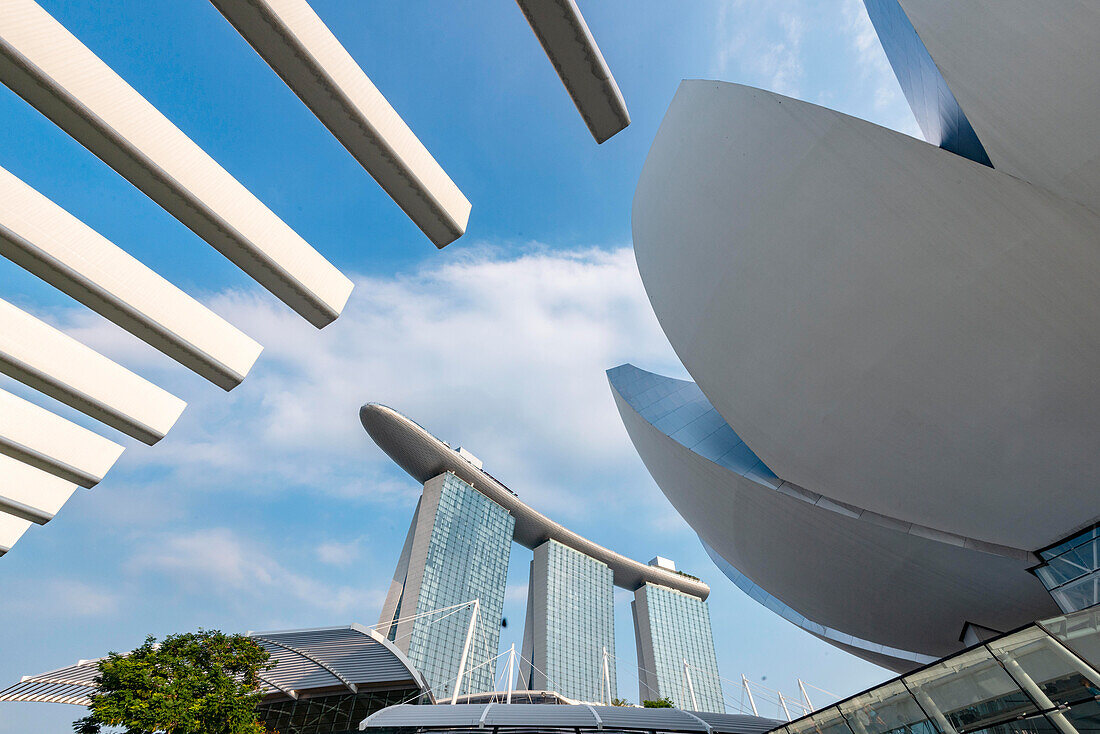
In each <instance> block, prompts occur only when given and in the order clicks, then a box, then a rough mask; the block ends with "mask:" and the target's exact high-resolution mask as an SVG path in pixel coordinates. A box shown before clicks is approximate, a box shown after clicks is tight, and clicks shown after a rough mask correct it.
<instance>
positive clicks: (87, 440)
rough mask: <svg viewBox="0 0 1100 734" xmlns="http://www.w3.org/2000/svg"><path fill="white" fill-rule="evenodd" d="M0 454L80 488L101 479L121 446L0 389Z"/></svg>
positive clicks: (114, 459)
mask: <svg viewBox="0 0 1100 734" xmlns="http://www.w3.org/2000/svg"><path fill="white" fill-rule="evenodd" d="M0 453H2V454H6V455H8V456H10V457H12V458H14V459H18V460H20V461H22V462H23V463H25V464H29V465H31V466H32V467H36V468H38V469H41V470H42V471H45V472H49V473H50V474H53V475H54V476H57V477H60V478H61V479H64V480H66V481H69V482H73V483H74V484H78V485H80V486H81V487H94V486H95V485H96V484H98V483H99V481H100V480H101V479H103V475H104V474H106V473H107V470H108V469H110V468H111V467H112V466H113V465H114V463H115V462H116V461H118V457H119V456H121V455H122V447H121V446H119V445H118V444H117V443H115V442H114V441H109V440H107V439H106V438H103V437H102V436H100V435H98V434H95V433H93V432H91V431H89V430H88V429H87V428H83V427H82V426H78V425H76V424H75V423H73V422H71V421H69V420H66V419H65V418H62V417H60V416H57V415H54V414H53V413H51V412H50V411H48V410H46V409H45V408H40V407H39V406H37V405H35V404H34V403H31V402H28V401H26V400H24V399H23V398H20V397H18V396H15V395H12V394H11V393H10V392H7V391H6V390H0Z"/></svg>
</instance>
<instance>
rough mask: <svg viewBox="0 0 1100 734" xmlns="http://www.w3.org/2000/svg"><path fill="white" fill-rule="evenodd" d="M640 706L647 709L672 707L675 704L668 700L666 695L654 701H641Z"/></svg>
mask: <svg viewBox="0 0 1100 734" xmlns="http://www.w3.org/2000/svg"><path fill="white" fill-rule="evenodd" d="M642 706H644V707H646V708H647V709H673V708H676V706H675V705H674V704H673V703H672V701H669V700H668V696H665V697H664V698H658V699H657V700H656V701H642Z"/></svg>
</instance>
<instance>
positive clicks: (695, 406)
mask: <svg viewBox="0 0 1100 734" xmlns="http://www.w3.org/2000/svg"><path fill="white" fill-rule="evenodd" d="M607 378H608V380H609V381H610V382H611V386H612V387H613V388H614V389H615V391H616V392H618V393H619V395H621V396H622V397H623V399H624V400H626V402H627V403H629V404H630V407H631V408H633V409H634V410H635V411H636V412H637V413H638V415H640V416H642V417H643V418H645V419H646V420H647V421H649V422H650V423H651V424H652V425H653V427H654V428H656V429H658V430H659V431H661V432H662V433H664V434H666V435H667V436H669V437H670V438H672V439H673V440H674V441H676V443H678V444H680V445H681V446H684V447H686V448H689V449H691V450H692V451H694V452H695V453H697V454H699V455H700V456H703V457H704V458H707V459H710V460H711V461H713V462H715V463H716V464H718V465H719V466H722V467H725V468H726V469H729V470H730V471H732V472H734V473H735V474H739V475H741V476H743V477H747V478H749V479H752V480H753V481H755V482H759V483H760V484H763V485H765V486H768V487H771V488H772V489H775V488H776V487H778V486H779V485H780V484H781V483H782V481H781V480H780V479H779V478H778V477H777V476H776V475H775V474H774V473H773V472H772V471H771V469H769V468H768V467H767V466H765V465H764V462H763V461H761V460H760V457H759V456H757V455H756V454H754V453H753V452H752V450H751V449H750V448H749V447H748V446H747V445H746V444H745V442H744V441H742V440H741V438H740V436H738V435H737V433H735V432H734V430H733V429H732V428H730V426H729V424H727V423H726V420H725V418H723V417H722V415H721V413H719V412H718V411H717V410H715V408H714V406H713V405H711V404H710V401H709V400H707V396H706V395H704V394H703V391H702V390H700V389H699V386H698V385H696V384H695V383H694V382H688V381H687V380H676V379H673V378H671V377H664V376H662V375H655V374H653V373H652V372H646V371H645V370H641V369H638V368H637V367H635V366H634V365H632V364H624V365H622V366H620V367H615V368H613V369H610V370H608V371H607ZM661 386H664V388H665V390H666V391H667V394H666V395H665V396H664V397H661V398H658V399H656V400H654V401H653V402H650V403H646V399H647V398H648V397H650V396H652V395H654V394H655V393H654V392H653V391H654V390H655V389H656V388H658V387H661Z"/></svg>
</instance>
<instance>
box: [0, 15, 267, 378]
mask: <svg viewBox="0 0 1100 734" xmlns="http://www.w3.org/2000/svg"><path fill="white" fill-rule="evenodd" d="M0 17H2V14H0ZM0 255H3V256H4V257H6V258H8V259H9V260H11V261H13V262H15V263H17V264H18V265H21V266H22V267H24V268H26V269H27V270H29V271H30V272H32V273H34V274H35V275H37V276H38V277H40V278H42V279H43V280H45V281H46V282H47V283H50V284H51V285H53V286H54V287H56V288H58V289H60V290H61V291H64V292H65V293H67V294H68V295H70V296H72V297H73V298H75V299H76V300H78V301H80V302H81V303H83V304H84V305H86V306H87V307H88V308H91V309H92V310H93V311H96V312H98V313H100V314H101V315H103V316H104V317H106V318H108V319H110V320H111V321H113V322H114V323H116V324H118V325H119V326H121V327H122V328H124V329H126V330H127V331H129V332H130V333H132V334H133V335H134V336H136V337H138V338H139V339H142V340H143V341H145V342H148V343H149V344H150V345H152V346H154V347H156V348H157V349H159V350H160V351H162V352H164V353H165V354H167V355H168V356H169V357H171V358H173V359H175V360H176V361H178V362H179V363H180V364H183V365H184V366H186V367H189V368H190V369H192V370H194V371H195V372H197V373H198V374H200V375H202V376H203V377H205V378H206V379H207V380H210V381H211V382H213V383H214V384H216V385H218V386H219V387H222V388H224V389H226V390H230V389H232V388H233V387H235V386H236V385H237V384H239V383H240V381H241V380H243V379H244V377H245V375H247V374H248V371H249V370H250V369H251V368H252V365H253V363H254V362H255V361H256V358H257V357H258V356H259V355H260V352H261V351H262V349H263V348H262V347H261V346H260V345H259V344H257V343H256V342H254V341H253V340H252V339H250V338H249V337H247V336H246V335H245V334H243V333H241V332H240V331H238V330H237V329H236V328H235V327H234V326H233V325H232V324H230V323H228V322H227V321H225V320H224V319H222V318H221V317H219V316H217V315H216V314H214V313H213V312H212V311H210V310H209V309H208V308H206V307H205V306H203V305H202V304H200V303H199V302H198V301H196V300H194V299H193V298H191V297H190V296H188V295H187V294H186V293H184V292H183V291H181V290H179V289H178V288H176V287H175V286H174V285H172V284H171V283H169V282H168V281H167V280H165V279H164V278H162V277H160V276H159V275H157V274H156V273H154V272H153V271H152V270H150V269H149V268H147V267H145V266H144V265H142V264H141V263H140V262H138V261H137V260H135V259H134V258H133V257H131V256H130V255H129V254H127V253H126V252H124V251H123V250H122V249H120V248H119V247H118V246H117V245H115V244H113V243H112V242H109V241H108V240H107V239H105V238H104V237H102V236H101V235H99V234H98V233H97V232H95V231H94V230H92V229H91V228H90V227H88V226H87V225H85V224H84V223H83V222H81V221H80V220H78V219H77V218H76V217H74V216H72V215H71V214H69V213H68V212H67V211H65V210H64V209H62V208H61V207H59V206H58V205H57V204H54V203H53V202H52V201H50V200H49V199H47V198H46V197H45V196H43V195H42V194H40V193H38V192H37V191H35V190H34V189H32V188H31V187H30V186H28V185H27V184H25V183H23V182H22V181H20V180H19V179H18V178H16V177H15V176H13V175H12V174H11V173H9V172H8V171H5V170H4V169H2V168H0Z"/></svg>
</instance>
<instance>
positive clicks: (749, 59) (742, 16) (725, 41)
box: [713, 0, 812, 97]
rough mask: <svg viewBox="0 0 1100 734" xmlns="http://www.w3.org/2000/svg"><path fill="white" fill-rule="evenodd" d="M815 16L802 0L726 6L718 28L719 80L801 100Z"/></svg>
mask: <svg viewBox="0 0 1100 734" xmlns="http://www.w3.org/2000/svg"><path fill="white" fill-rule="evenodd" d="M811 17H812V16H810V15H809V14H808V11H807V10H806V9H805V8H804V7H803V3H802V2H801V0H780V1H778V2H769V3H747V2H745V0H733V1H732V2H728V3H725V4H723V5H722V6H721V7H720V8H719V12H718V17H717V21H716V23H715V29H716V32H717V47H716V55H715V62H714V70H713V74H714V76H715V77H717V78H720V79H729V78H733V79H735V80H736V81H738V82H740V83H745V84H751V85H753V86H758V87H762V88H764V89H767V90H769V91H772V92H778V93H779V94H783V95H786V96H788V97H798V96H800V92H801V88H802V84H803V82H804V80H805V69H804V68H803V37H804V35H805V31H806V27H807V25H808V23H809V22H810V21H809V19H810V18H811Z"/></svg>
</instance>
